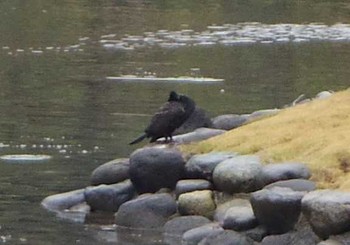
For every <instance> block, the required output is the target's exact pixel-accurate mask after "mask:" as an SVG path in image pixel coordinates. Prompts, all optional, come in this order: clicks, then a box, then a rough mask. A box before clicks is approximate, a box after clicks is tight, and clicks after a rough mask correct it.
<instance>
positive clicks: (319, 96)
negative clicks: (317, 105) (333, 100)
mask: <svg viewBox="0 0 350 245" xmlns="http://www.w3.org/2000/svg"><path fill="white" fill-rule="evenodd" d="M332 95H333V93H332V92H330V91H322V92H319V93H318V94H317V95H316V97H315V98H316V99H327V98H329V97H331V96H332Z"/></svg>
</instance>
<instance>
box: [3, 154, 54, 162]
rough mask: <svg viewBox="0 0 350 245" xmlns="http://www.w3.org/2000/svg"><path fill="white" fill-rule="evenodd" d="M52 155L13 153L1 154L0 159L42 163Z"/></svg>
mask: <svg viewBox="0 0 350 245" xmlns="http://www.w3.org/2000/svg"><path fill="white" fill-rule="evenodd" d="M51 158H52V156H49V155H31V154H14V155H3V156H0V159H1V160H2V161H4V162H7V163H14V164H27V163H42V162H46V161H48V160H50V159H51Z"/></svg>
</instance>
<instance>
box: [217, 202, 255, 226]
mask: <svg viewBox="0 0 350 245" xmlns="http://www.w3.org/2000/svg"><path fill="white" fill-rule="evenodd" d="M242 207H248V208H252V206H251V205H250V201H249V199H243V198H239V197H233V199H232V200H229V201H226V202H224V203H221V204H219V205H218V206H217V208H216V210H215V212H214V220H215V221H217V222H219V223H220V224H223V223H224V219H225V215H226V212H227V211H228V210H229V209H231V208H242Z"/></svg>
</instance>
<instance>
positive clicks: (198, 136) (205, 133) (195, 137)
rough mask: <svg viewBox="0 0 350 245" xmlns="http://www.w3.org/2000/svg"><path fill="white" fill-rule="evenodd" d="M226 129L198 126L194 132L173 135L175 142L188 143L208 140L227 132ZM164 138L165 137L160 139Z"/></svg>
mask: <svg viewBox="0 0 350 245" xmlns="http://www.w3.org/2000/svg"><path fill="white" fill-rule="evenodd" d="M225 132H226V130H221V129H213V128H198V129H196V130H194V131H193V132H190V133H187V134H180V135H176V136H174V137H173V140H174V142H175V143H178V144H187V143H191V142H197V141H201V140H206V139H209V138H211V137H214V136H217V135H220V134H223V133H225ZM160 140H164V139H160Z"/></svg>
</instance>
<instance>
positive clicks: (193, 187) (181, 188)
mask: <svg viewBox="0 0 350 245" xmlns="http://www.w3.org/2000/svg"><path fill="white" fill-rule="evenodd" d="M212 188H213V185H212V184H211V182H209V181H207V180H204V179H185V180H179V181H178V182H177V183H176V187H175V194H176V196H177V197H178V196H179V195H181V194H183V193H186V192H192V191H199V190H211V189H212Z"/></svg>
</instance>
